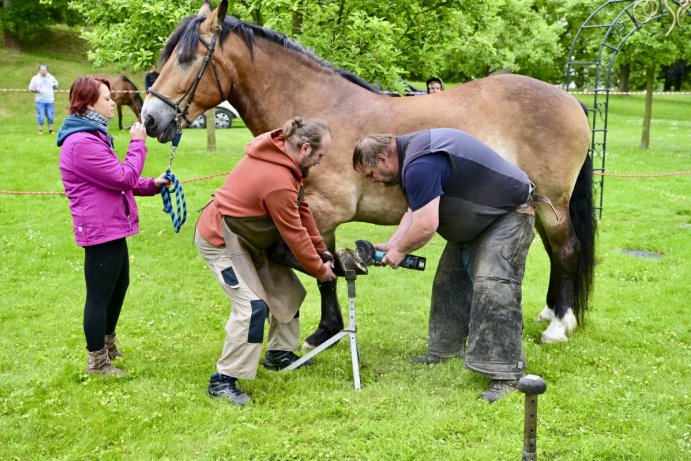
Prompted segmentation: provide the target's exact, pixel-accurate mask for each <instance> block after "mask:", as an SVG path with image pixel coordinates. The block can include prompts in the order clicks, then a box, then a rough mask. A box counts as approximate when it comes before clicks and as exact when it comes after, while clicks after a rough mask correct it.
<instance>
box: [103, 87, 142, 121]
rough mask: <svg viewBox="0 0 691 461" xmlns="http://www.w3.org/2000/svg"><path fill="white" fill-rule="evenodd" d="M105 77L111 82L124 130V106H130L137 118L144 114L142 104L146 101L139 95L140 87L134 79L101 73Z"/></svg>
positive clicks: (111, 91) (119, 119)
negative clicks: (133, 81) (138, 87)
mask: <svg viewBox="0 0 691 461" xmlns="http://www.w3.org/2000/svg"><path fill="white" fill-rule="evenodd" d="M99 77H102V78H105V79H106V80H108V83H110V94H111V98H112V99H113V101H115V104H116V105H117V107H118V127H119V128H120V129H121V130H122V106H130V109H132V112H134V115H136V116H137V120H139V117H140V116H141V114H142V106H143V105H144V101H143V100H142V97H141V96H140V95H139V89H137V86H136V85H135V84H134V83H132V81H131V80H130V79H129V78H127V77H125V76H124V75H121V76H120V77H112V76H110V75H99Z"/></svg>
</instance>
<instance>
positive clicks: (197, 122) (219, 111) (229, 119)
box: [187, 101, 240, 128]
mask: <svg viewBox="0 0 691 461" xmlns="http://www.w3.org/2000/svg"><path fill="white" fill-rule="evenodd" d="M235 117H238V118H239V117H240V114H238V111H237V110H235V108H234V107H233V106H231V105H230V103H229V102H228V101H223V102H222V103H220V104H219V105H218V106H216V119H215V124H216V128H230V127H231V126H233V119H234V118H235ZM187 128H206V114H202V115H200V116H199V117H197V118H196V119H194V120H192V122H191V123H190V124H189V125H187Z"/></svg>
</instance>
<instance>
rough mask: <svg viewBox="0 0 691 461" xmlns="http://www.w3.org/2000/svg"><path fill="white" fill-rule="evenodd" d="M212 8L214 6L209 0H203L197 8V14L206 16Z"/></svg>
mask: <svg viewBox="0 0 691 461" xmlns="http://www.w3.org/2000/svg"><path fill="white" fill-rule="evenodd" d="M213 10H214V6H213V5H212V4H211V2H210V1H209V0H204V3H202V7H201V8H199V13H197V16H208V15H209V13H211V12H212V11H213Z"/></svg>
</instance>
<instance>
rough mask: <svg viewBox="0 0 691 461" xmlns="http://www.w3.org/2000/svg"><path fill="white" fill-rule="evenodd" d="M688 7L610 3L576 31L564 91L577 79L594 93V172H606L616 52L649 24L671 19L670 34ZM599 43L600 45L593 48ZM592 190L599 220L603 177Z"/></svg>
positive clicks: (672, 2) (649, 1) (682, 2)
mask: <svg viewBox="0 0 691 461" xmlns="http://www.w3.org/2000/svg"><path fill="white" fill-rule="evenodd" d="M690 8H691V0H678V1H677V0H635V1H630V0H611V1H608V2H605V3H603V4H602V5H601V6H600V7H599V8H597V9H596V10H595V11H594V12H593V13H592V14H591V15H590V17H589V18H588V19H586V20H585V22H584V23H583V25H581V28H580V29H579V30H578V33H577V34H576V37H575V38H574V40H573V42H572V44H571V50H570V53H569V60H568V63H567V67H566V88H567V90H568V89H569V88H570V87H571V84H572V82H573V81H574V79H578V80H579V84H580V85H579V86H580V88H582V89H583V90H586V91H588V90H589V91H592V92H593V103H592V104H591V105H590V113H589V118H590V127H591V137H590V149H589V155H591V156H592V158H593V171H599V172H601V173H604V171H605V154H606V148H607V113H608V109H609V95H610V91H611V89H612V67H613V65H614V59H615V58H616V56H617V54H618V53H619V50H620V49H621V47H622V46H623V45H624V42H626V40H627V39H628V38H629V37H630V36H631V35H632V34H633V33H634V32H636V31H637V30H638V29H640V28H641V27H643V26H644V25H646V24H647V23H649V22H652V21H656V20H659V19H662V18H665V17H671V27H670V29H669V31H670V32H671V31H672V29H673V28H674V27H676V26H678V25H680V22H681V21H682V18H684V17H685V16H691V9H690ZM668 33H669V32H668ZM598 42H599V46H594V44H596V43H598ZM598 159H599V163H598ZM593 187H594V190H595V193H596V194H597V195H598V196H599V206H597V207H596V209H598V210H599V215H600V217H602V208H603V206H602V205H603V193H604V176H602V175H600V176H597V177H596V178H594V179H593Z"/></svg>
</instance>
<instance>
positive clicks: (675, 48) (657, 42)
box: [617, 20, 691, 149]
mask: <svg viewBox="0 0 691 461" xmlns="http://www.w3.org/2000/svg"><path fill="white" fill-rule="evenodd" d="M689 39H691V31H690V30H689V28H688V27H686V28H684V27H683V26H682V27H675V28H673V29H671V30H670V25H669V23H668V22H667V21H665V20H658V21H655V22H651V23H648V24H646V25H645V26H644V27H642V28H641V29H639V30H638V31H637V32H636V33H635V34H633V35H631V37H630V38H629V39H628V40H627V41H626V44H625V45H624V48H623V49H622V52H621V53H620V54H619V55H618V56H617V60H618V61H619V62H620V63H622V64H623V65H629V66H631V68H632V70H633V69H642V70H644V72H645V90H646V97H645V110H644V114H643V129H642V132H641V143H640V147H641V149H648V147H649V146H650V120H651V118H652V111H653V91H654V90H655V89H656V87H655V85H656V80H655V77H656V75H657V69H658V68H659V67H660V66H662V65H669V64H671V63H673V62H675V61H677V60H679V59H691V51H690V50H689V47H688V43H689Z"/></svg>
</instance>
